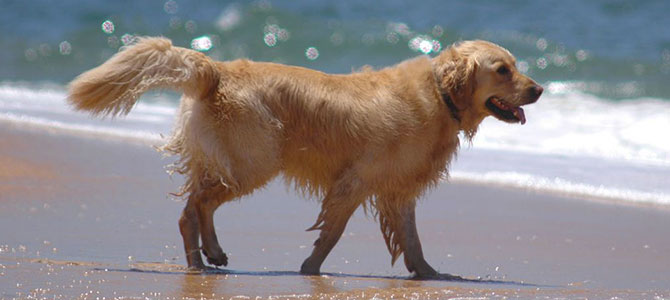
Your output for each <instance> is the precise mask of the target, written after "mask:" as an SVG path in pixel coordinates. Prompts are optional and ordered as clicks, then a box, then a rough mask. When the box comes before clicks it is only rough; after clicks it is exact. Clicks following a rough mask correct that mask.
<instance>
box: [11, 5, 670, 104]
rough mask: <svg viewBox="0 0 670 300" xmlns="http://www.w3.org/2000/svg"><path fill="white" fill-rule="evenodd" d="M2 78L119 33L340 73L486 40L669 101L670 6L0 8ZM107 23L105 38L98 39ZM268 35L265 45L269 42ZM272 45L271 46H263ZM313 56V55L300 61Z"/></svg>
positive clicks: (561, 76) (532, 67) (530, 66)
mask: <svg viewBox="0 0 670 300" xmlns="http://www.w3.org/2000/svg"><path fill="white" fill-rule="evenodd" d="M0 5H1V6H2V9H0V32H1V33H2V34H1V35H0V45H2V48H3V51H2V52H0V65H2V66H3V68H1V69H0V80H12V81H16V80H21V81H30V82H33V81H54V82H58V83H64V82H67V81H69V80H70V79H71V78H73V77H74V76H76V74H78V73H80V72H81V71H82V70H84V69H87V68H91V67H93V66H95V65H97V64H99V63H101V62H102V61H104V60H105V59H106V58H108V57H109V56H111V55H112V54H113V53H115V52H116V51H117V50H118V48H119V47H120V46H121V45H122V44H123V39H124V35H125V38H126V39H128V37H129V36H132V35H163V36H166V37H169V38H171V39H173V40H174V41H175V43H176V44H178V45H181V46H189V45H190V44H191V41H192V40H193V39H195V38H197V37H200V36H204V35H206V36H209V37H211V38H212V40H213V42H214V43H213V48H211V50H209V51H208V53H209V54H210V55H211V56H213V57H215V58H217V59H233V58H238V57H249V58H251V59H254V60H264V61H279V62H284V63H289V64H295V65H303V66H308V67H313V68H317V69H320V70H323V71H327V72H337V73H342V72H349V71H350V70H351V69H352V68H359V67H361V66H363V65H366V64H367V65H372V66H384V65H388V64H393V63H396V62H398V61H400V60H403V59H406V58H408V57H411V56H414V55H417V54H420V52H421V51H420V49H417V50H413V49H412V47H411V45H410V44H411V43H410V41H412V40H413V39H415V38H417V37H419V38H425V39H429V40H431V41H432V40H435V41H437V42H439V43H440V45H441V47H445V46H447V45H449V44H451V43H453V42H454V41H457V40H461V39H475V38H481V39H488V40H492V41H494V42H497V43H500V44H501V45H503V46H505V47H507V48H509V49H510V50H511V51H512V52H513V53H515V54H516V56H517V57H518V58H519V61H520V62H521V66H522V67H523V68H524V69H527V72H528V74H530V75H532V76H533V77H535V78H537V79H538V80H539V81H540V82H547V81H571V82H578V83H579V84H577V85H575V86H576V87H577V88H579V89H580V90H583V91H585V92H588V93H591V94H596V95H600V96H604V97H608V98H613V99H628V98H638V97H657V98H662V99H670V86H669V85H668V84H667V83H668V82H669V81H670V29H668V28H670V18H668V17H667V12H668V11H670V2H667V1H663V0H659V1H632V0H631V1H610V0H600V1H596V0H594V1H578V0H569V1H466V2H462V1H439V0H432V1H421V2H406V1H384V2H376V1H371V2H365V3H361V2H360V1H354V0H345V1H310V0H301V1H272V2H271V1H254V2H248V1H247V2H226V1H197V2H187V1H101V0H94V1H71V0H70V1H67V0H66V1H57V2H55V1H49V0H36V1H6V0H5V1H1V2H0ZM106 20H109V21H110V23H111V24H113V31H109V30H108V31H107V32H105V31H103V29H102V28H101V27H102V24H103V22H104V21H106ZM268 33H270V34H271V35H274V36H271V37H269V38H268V37H267V35H268ZM267 41H269V42H270V43H267ZM309 47H315V49H317V51H318V57H317V58H316V59H314V60H310V59H309V58H307V56H306V55H305V51H306V50H307V49H308V48H309Z"/></svg>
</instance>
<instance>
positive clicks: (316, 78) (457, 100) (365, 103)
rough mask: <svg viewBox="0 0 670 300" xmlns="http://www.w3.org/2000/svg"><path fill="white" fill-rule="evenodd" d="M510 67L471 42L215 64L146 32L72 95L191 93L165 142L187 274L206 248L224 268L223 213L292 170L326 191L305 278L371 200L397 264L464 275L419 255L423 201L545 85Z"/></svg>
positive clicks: (117, 108)
mask: <svg viewBox="0 0 670 300" xmlns="http://www.w3.org/2000/svg"><path fill="white" fill-rule="evenodd" d="M514 64H515V61H514V57H513V56H512V55H511V54H510V53H509V52H508V51H507V50H505V49H503V48H501V47H499V46H497V45H495V44H492V43H489V42H484V41H468V42H462V43H460V44H457V45H454V46H452V47H450V48H448V49H446V50H444V51H443V52H442V53H441V54H439V55H438V56H437V57H435V58H429V57H425V56H423V57H418V58H414V59H411V60H408V61H405V62H402V63H400V64H398V65H396V66H393V67H389V68H385V69H381V70H378V71H374V70H364V71H362V72H359V73H353V74H347V75H330V74H325V73H322V72H318V71H314V70H310V69H305V68H300V67H294V66H286V65H281V64H273V63H262V62H253V61H249V60H235V61H229V62H216V61H213V60H211V59H209V58H208V57H207V56H205V55H203V54H202V53H199V52H196V51H193V50H189V49H184V48H179V47H174V46H172V44H171V42H170V41H169V40H167V39H164V38H142V39H139V41H138V42H137V43H136V44H135V45H133V46H130V47H127V48H125V49H124V50H123V51H121V52H119V53H117V54H116V55H115V56H114V57H112V58H110V59H109V60H108V61H107V62H105V63H104V64H102V65H101V66H99V67H97V68H95V69H93V70H90V71H88V72H86V73H84V74H82V75H80V76H79V77H78V78H76V79H75V80H74V81H73V82H72V83H71V84H70V86H69V94H70V96H69V100H70V102H71V104H72V105H74V107H75V108H76V109H79V110H87V111H90V112H92V113H94V114H103V115H118V114H126V113H128V112H129V111H130V110H131V108H132V107H133V106H134V105H135V103H136V101H137V100H138V98H139V96H140V95H141V94H142V93H143V92H145V91H147V90H149V89H153V88H173V89H176V90H179V91H182V92H183V93H184V96H183V98H182V101H181V106H180V112H179V115H178V120H177V124H176V126H175V129H174V132H173V135H172V137H171V139H170V140H169V142H168V143H167V145H165V146H164V147H163V150H164V151H167V152H169V153H172V154H177V155H179V156H180V160H179V163H178V164H177V166H175V170H176V171H177V172H179V173H182V174H184V175H185V177H186V184H185V185H184V187H183V190H182V194H183V195H188V200H187V204H186V207H185V208H184V211H183V214H182V217H181V219H180V220H179V226H180V230H181V234H182V237H183V239H184V248H185V251H186V258H187V262H188V266H189V267H190V268H193V269H200V270H202V269H205V268H206V267H205V265H204V263H203V261H202V258H201V256H200V250H202V252H203V253H204V254H205V256H206V257H207V261H208V262H209V263H210V264H214V265H226V264H227V262H228V259H227V257H226V255H225V254H224V253H223V251H222V250H221V247H220V246H219V242H218V240H217V237H216V233H215V232H214V223H213V215H214V211H215V210H216V208H217V207H218V206H219V205H221V204H222V203H224V202H227V201H230V200H232V199H235V198H239V197H240V196H243V195H245V194H249V193H251V192H252V191H254V190H255V189H257V188H259V187H261V186H263V185H264V184H265V183H267V182H268V181H269V180H270V179H272V178H274V177H275V176H277V175H278V174H283V176H284V178H286V179H287V181H289V183H292V184H293V185H295V186H296V187H297V188H298V189H300V190H302V191H304V192H306V193H309V194H312V195H314V196H319V197H322V198H323V200H322V210H321V212H320V213H319V215H318V217H317V220H316V223H315V224H314V225H313V226H312V227H310V228H309V230H320V236H319V238H318V240H316V242H315V243H314V246H315V247H314V250H313V252H312V254H311V256H310V257H308V258H307V259H306V260H305V262H304V263H303V265H302V267H301V272H302V273H304V274H318V273H319V271H320V267H321V264H322V263H323V261H324V260H325V258H326V256H327V255H328V253H329V252H330V250H331V249H332V247H333V246H334V245H335V244H336V243H337V241H338V239H339V238H340V235H341V234H342V232H343V231H344V228H345V226H346V223H347V221H348V220H349V217H350V216H351V215H352V213H353V212H354V211H355V210H356V209H357V208H358V207H359V206H361V205H363V206H364V207H369V208H372V209H373V211H375V212H376V215H377V216H378V218H379V223H380V227H381V231H382V234H383V236H384V239H385V241H386V245H387V247H388V250H389V252H390V253H391V257H392V263H393V262H395V261H396V259H397V258H398V257H399V256H400V254H403V253H404V261H405V265H406V267H407V269H408V270H409V271H410V272H415V274H416V275H417V276H418V277H423V278H431V277H436V276H441V277H445V276H447V278H454V277H449V275H446V274H439V273H437V272H436V271H435V270H434V269H433V268H432V267H430V265H428V263H427V262H426V261H425V260H424V258H423V254H422V250H421V244H420V241H419V237H418V234H417V231H416V224H415V223H416V222H415V215H414V207H415V204H416V199H417V198H418V197H420V196H421V195H422V193H424V192H425V191H426V190H427V189H428V188H429V187H432V186H435V185H436V184H437V183H438V182H439V180H440V178H441V177H442V175H443V174H444V173H445V172H446V171H447V167H448V165H449V162H450V161H451V159H452V157H453V156H454V154H455V153H456V151H457V149H458V146H459V138H458V134H459V132H464V133H465V134H466V136H467V137H468V138H471V137H472V136H474V134H475V133H476V131H477V127H478V125H479V123H480V122H481V121H482V119H483V118H484V117H486V116H489V115H494V116H496V117H498V118H501V119H503V118H502V117H500V116H498V115H496V114H495V113H494V112H492V111H491V110H490V109H487V107H486V102H487V101H491V99H494V98H495V99H499V100H501V101H502V100H504V103H506V104H507V105H509V106H510V107H513V108H514V109H516V108H518V107H519V106H520V105H524V104H528V103H532V102H535V101H536V100H537V98H538V97H539V94H541V92H542V89H541V87H539V86H537V84H536V83H535V82H534V81H532V80H531V79H530V78H528V77H526V76H524V75H522V74H520V73H519V72H518V71H517V70H516V68H515V67H514ZM500 66H504V67H505V68H507V69H505V70H503V69H502V68H501V67H500ZM505 71H507V72H505ZM449 101H451V102H453V106H452V108H450V107H449V105H447V104H446V102H449ZM504 120H505V121H508V122H516V121H519V120H514V119H509V118H507V119H504ZM524 121H525V119H524ZM200 240H202V247H200V246H199V245H200Z"/></svg>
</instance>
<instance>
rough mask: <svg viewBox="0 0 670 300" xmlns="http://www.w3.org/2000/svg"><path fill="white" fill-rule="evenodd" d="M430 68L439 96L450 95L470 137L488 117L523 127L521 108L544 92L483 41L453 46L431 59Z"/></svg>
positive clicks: (503, 53)
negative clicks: (441, 94) (432, 68)
mask: <svg viewBox="0 0 670 300" xmlns="http://www.w3.org/2000/svg"><path fill="white" fill-rule="evenodd" d="M433 67H434V69H435V74H436V76H437V80H438V85H439V88H440V91H441V93H443V94H446V95H449V97H450V98H451V101H453V103H454V105H455V106H456V108H457V109H458V113H459V114H460V118H461V119H462V120H461V128H462V129H464V130H465V131H466V132H468V133H469V134H474V132H476V130H477V126H478V125H479V123H480V122H481V121H482V120H483V119H484V118H485V117H487V116H494V117H496V118H497V119H499V120H502V121H505V122H508V123H521V124H524V123H525V122H526V117H525V115H524V111H523V109H522V108H521V106H522V105H526V104H530V103H534V102H535V101H537V100H538V99H539V97H540V95H541V94H542V91H543V89H542V87H541V86H540V85H538V84H537V83H536V82H535V81H533V80H532V79H531V78H529V77H528V76H525V75H523V74H521V72H519V70H517V68H516V59H515V58H514V56H513V55H512V54H511V53H510V52H509V51H507V50H506V49H504V48H502V47H500V46H498V45H496V44H493V43H490V42H486V41H466V42H461V43H458V44H455V45H454V46H452V47H450V48H448V49H446V50H444V51H442V53H440V55H438V56H437V57H435V58H433Z"/></svg>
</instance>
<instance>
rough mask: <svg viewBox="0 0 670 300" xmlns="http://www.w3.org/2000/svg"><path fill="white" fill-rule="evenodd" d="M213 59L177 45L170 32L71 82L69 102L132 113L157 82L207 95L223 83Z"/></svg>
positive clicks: (92, 109)
mask: <svg viewBox="0 0 670 300" xmlns="http://www.w3.org/2000/svg"><path fill="white" fill-rule="evenodd" d="M218 81H219V73H218V72H217V70H216V66H215V63H214V61H212V60H211V59H209V58H208V57H207V56H205V55H204V54H202V53H200V52H197V51H193V50H190V49H186V48H180V47H174V46H172V42H170V40H168V39H166V38H139V41H138V42H137V43H136V44H134V45H132V46H129V47H127V48H126V49H124V50H122V51H121V52H119V53H117V54H115V55H114V56H112V57H111V58H110V59H109V60H107V61H106V62H105V63H103V64H102V65H100V66H98V67H97V68H94V69H92V70H89V71H88V72H86V73H84V74H81V75H79V77H77V78H76V79H75V80H73V81H72V82H71V83H70V85H69V96H68V100H69V102H70V103H71V104H72V105H73V106H74V107H75V108H76V109H78V110H87V111H90V112H92V113H93V114H96V115H98V114H102V115H119V114H128V113H129V112H130V110H131V109H132V108H133V106H134V105H135V102H137V99H138V98H139V97H140V96H141V95H142V94H143V93H144V92H146V91H148V90H150V89H153V88H171V89H175V90H177V91H181V92H183V93H184V94H186V95H187V96H192V97H196V98H200V97H204V96H205V95H206V94H208V93H210V92H211V91H213V89H215V88H216V87H217V85H218Z"/></svg>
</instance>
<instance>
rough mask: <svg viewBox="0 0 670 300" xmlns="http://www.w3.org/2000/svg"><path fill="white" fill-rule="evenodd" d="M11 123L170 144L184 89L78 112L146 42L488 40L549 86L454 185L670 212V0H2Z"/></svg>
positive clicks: (340, 60) (5, 105)
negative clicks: (102, 73) (73, 83)
mask: <svg viewBox="0 0 670 300" xmlns="http://www.w3.org/2000/svg"><path fill="white" fill-rule="evenodd" d="M0 8H1V9H0V47H2V49H3V51H0V122H10V123H14V124H21V125H23V126H33V127H39V128H45V129H50V130H61V131H66V132H69V133H72V134H79V135H87V136H91V137H95V138H106V139H108V138H111V139H120V140H123V141H134V142H138V141H139V142H142V143H159V142H160V141H162V138H161V135H166V134H169V133H170V128H171V123H172V120H173V116H174V113H175V109H176V103H177V96H176V95H174V94H171V93H166V94H161V95H159V96H145V97H144V98H143V100H142V101H141V102H140V105H139V106H138V107H137V109H136V110H135V111H134V112H133V113H131V114H130V115H128V116H127V117H125V118H119V119H115V120H99V119H94V118H91V117H89V116H88V115H85V114H81V113H75V112H72V111H71V109H70V108H69V107H68V106H67V105H66V103H65V100H64V99H65V92H64V84H66V83H67V82H69V81H70V80H71V79H72V78H74V77H75V76H76V75H78V74H80V73H81V72H83V71H85V70H87V69H90V68H92V67H95V66H96V65H98V64H100V63H102V62H103V61H104V60H106V59H107V58H109V57H110V56H111V55H113V54H114V53H116V52H117V51H118V50H119V48H120V47H122V46H123V45H124V43H128V42H131V41H132V39H133V37H134V36H137V35H152V36H153V35H162V36H166V37H168V38H171V39H172V40H173V41H174V44H176V45H179V46H183V47H191V48H196V49H199V50H201V51H204V52H205V53H207V55H210V56H212V57H214V58H216V59H219V60H230V59H234V58H239V57H247V58H251V59H254V60H262V61H275V62H281V63H287V64H294V65H301V66H306V67H310V68H315V69H319V70H322V71H326V72H334V73H346V72H350V71H351V70H352V69H358V68H360V67H362V66H364V65H371V66H373V67H380V66H386V65H390V64H395V63H397V62H399V61H402V60H404V59H407V58H410V57H413V56H416V55H422V54H427V55H434V54H435V53H436V52H437V51H439V50H441V49H443V48H445V47H448V46H449V45H450V44H451V43H453V42H455V41H458V40H463V39H487V40H491V41H494V42H496V43H499V44H501V45H503V46H504V47H506V48H508V49H510V50H511V51H512V53H514V54H515V55H516V56H517V59H518V67H519V69H521V70H522V71H524V72H526V73H527V74H529V75H530V76H532V77H533V78H535V79H536V80H537V81H538V82H540V83H542V84H543V85H544V86H545V88H546V91H547V92H545V94H544V95H543V96H542V98H541V99H540V101H539V102H538V103H537V104H534V105H531V106H528V108H527V109H526V116H527V119H528V124H526V125H524V126H518V125H509V124H505V123H501V122H498V121H496V120H493V119H490V120H489V119H487V120H485V122H484V123H483V124H482V127H481V129H480V131H479V133H478V135H477V137H476V138H475V140H474V141H473V144H472V145H471V146H469V145H463V147H462V150H461V153H460V155H459V159H458V161H456V162H455V163H454V164H453V165H452V172H451V178H452V179H454V180H468V181H477V182H483V183H487V184H500V185H505V186H514V187H520V188H527V189H538V190H548V191H553V192H559V193H566V194H575V195H580V196H586V197H600V198H608V199H615V200H619V201H629V202H630V201H633V202H644V203H651V204H657V205H670V184H668V183H670V181H668V179H667V178H670V138H668V137H669V135H668V133H667V131H668V129H670V84H668V83H670V29H668V28H670V18H668V17H667V16H666V14H667V12H669V11H670V2H668V1H606V0H601V1H597V0H593V1H576V0H567V1H467V2H465V1H463V2H460V1H459V2H456V1H422V2H411V3H410V2H401V1H384V2H374V3H373V2H370V3H361V2H359V1H348V0H347V1H336V2H331V1H307V0H300V1H283V2H280V1H254V2H234V3H230V2H222V1H190V2H187V1H179V0H168V1H148V0H147V1H99V0H95V1H58V2H54V1H47V0H37V1H6V0H0Z"/></svg>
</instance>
